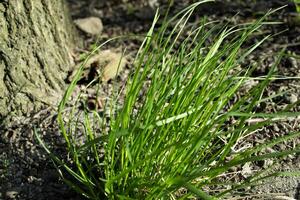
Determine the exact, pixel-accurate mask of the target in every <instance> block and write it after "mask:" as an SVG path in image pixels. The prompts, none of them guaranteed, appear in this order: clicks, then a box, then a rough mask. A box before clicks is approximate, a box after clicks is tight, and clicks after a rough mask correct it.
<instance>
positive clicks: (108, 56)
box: [68, 50, 127, 83]
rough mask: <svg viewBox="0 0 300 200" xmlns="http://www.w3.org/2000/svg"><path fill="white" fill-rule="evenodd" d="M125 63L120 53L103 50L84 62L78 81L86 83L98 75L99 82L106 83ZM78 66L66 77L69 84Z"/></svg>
mask: <svg viewBox="0 0 300 200" xmlns="http://www.w3.org/2000/svg"><path fill="white" fill-rule="evenodd" d="M126 63H127V60H126V58H125V57H124V56H122V53H116V52H114V51H112V50H103V51H101V52H99V53H98V54H96V55H94V56H92V57H91V58H90V59H89V60H88V61H87V62H86V64H85V66H84V69H83V73H82V76H81V77H80V80H83V82H86V83H88V82H90V81H92V80H93V79H95V78H97V76H99V75H100V76H101V80H102V81H103V82H107V81H109V80H111V79H113V78H114V77H116V76H117V75H118V74H119V72H121V71H122V69H123V68H124V67H125V65H126ZM80 65H81V63H80V64H79V65H77V67H75V70H74V71H73V72H72V74H71V75H70V76H69V77H68V80H69V81H70V82H71V81H72V80H73V79H74V77H75V74H76V72H77V69H78V68H79V66H80Z"/></svg>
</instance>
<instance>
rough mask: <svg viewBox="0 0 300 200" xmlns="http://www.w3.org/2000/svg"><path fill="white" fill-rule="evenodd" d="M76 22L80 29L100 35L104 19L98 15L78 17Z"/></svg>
mask: <svg viewBox="0 0 300 200" xmlns="http://www.w3.org/2000/svg"><path fill="white" fill-rule="evenodd" d="M74 23H75V24H76V26H77V27H78V28H79V29H80V30H82V31H83V32H86V33H88V34H91V35H100V34H101V33H102V30H103V24H102V21H101V19H100V18H98V17H87V18H82V19H76V20H74Z"/></svg>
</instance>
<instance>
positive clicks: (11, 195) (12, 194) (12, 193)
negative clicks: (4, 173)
mask: <svg viewBox="0 0 300 200" xmlns="http://www.w3.org/2000/svg"><path fill="white" fill-rule="evenodd" d="M18 194H19V192H18V191H16V190H9V191H6V193H5V196H6V198H8V199H15V198H16V197H17V195H18Z"/></svg>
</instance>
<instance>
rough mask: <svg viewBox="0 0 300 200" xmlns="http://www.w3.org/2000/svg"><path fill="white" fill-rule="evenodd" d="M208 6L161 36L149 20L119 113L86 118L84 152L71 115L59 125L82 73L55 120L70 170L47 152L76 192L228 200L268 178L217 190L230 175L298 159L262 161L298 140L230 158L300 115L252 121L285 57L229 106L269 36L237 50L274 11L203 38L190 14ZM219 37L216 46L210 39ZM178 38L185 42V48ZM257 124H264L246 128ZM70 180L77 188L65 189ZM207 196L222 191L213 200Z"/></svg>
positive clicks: (180, 18) (169, 23) (202, 28)
mask: <svg viewBox="0 0 300 200" xmlns="http://www.w3.org/2000/svg"><path fill="white" fill-rule="evenodd" d="M205 2H209V0H206V1H201V2H198V3H195V4H193V5H191V6H189V7H188V8H186V9H185V10H183V11H182V12H180V13H178V14H177V15H176V16H174V17H173V18H172V19H170V20H166V19H165V20H164V21H163V23H162V25H161V26H160V27H158V28H156V27H155V25H156V22H157V21H158V18H159V16H158V14H157V15H156V16H155V19H154V22H153V25H152V27H151V28H150V30H149V32H148V34H147V37H146V38H145V40H144V42H143V44H142V45H141V47H140V49H139V52H138V54H137V55H136V58H135V63H134V69H133V74H132V76H131V77H129V79H128V82H127V85H126V94H125V98H124V103H123V105H122V108H121V109H114V107H116V106H117V105H116V104H115V102H113V101H112V102H111V104H110V106H107V107H106V109H109V110H112V111H114V112H111V115H110V119H109V122H107V121H105V120H104V119H103V118H102V117H101V116H100V115H99V113H97V112H94V113H93V115H92V116H91V115H90V114H88V113H87V112H84V113H83V114H84V122H83V124H84V125H83V133H84V135H85V143H84V144H82V143H80V142H79V141H77V140H76V134H78V132H79V131H82V130H81V129H80V128H79V123H78V120H76V118H75V117H74V116H73V115H72V113H74V112H71V117H69V120H68V121H67V122H65V121H64V120H63V116H64V112H63V110H64V108H65V106H66V103H67V102H68V99H69V98H70V96H71V93H72V91H73V89H74V87H75V84H76V81H77V80H78V77H79V76H80V70H79V71H78V74H77V76H76V77H77V79H75V80H74V81H73V82H72V83H71V85H70V87H69V88H68V90H67V92H66V94H65V96H64V99H63V100H62V101H61V103H60V106H59V113H58V121H59V125H60V129H61V132H62V135H63V136H64V138H65V141H66V148H67V151H68V153H69V158H70V160H71V161H70V160H69V161H67V160H62V159H61V158H59V157H58V156H57V155H53V154H52V153H51V152H50V151H49V150H48V148H47V147H46V146H44V147H45V148H46V150H47V151H48V153H49V154H50V155H51V156H52V158H53V160H54V161H55V163H56V164H57V166H58V168H59V169H60V172H61V174H62V176H63V177H64V180H65V181H66V182H67V183H68V184H69V185H71V186H72V187H73V188H74V189H75V190H76V191H78V192H79V193H81V194H83V195H84V196H86V197H88V198H90V199H103V198H107V199H177V198H178V199H187V198H199V199H217V198H220V199H224V198H226V197H227V195H231V194H233V192H234V191H235V190H236V189H240V188H241V187H247V186H251V185H253V184H255V183H256V182H257V181H258V180H261V179H262V178H263V177H265V176H270V174H268V175H264V173H262V172H259V173H258V174H255V175H253V176H251V177H249V178H247V179H246V180H245V181H244V182H240V183H235V182H232V183H229V182H227V183H225V182H222V175H224V174H226V172H228V170H230V169H232V167H235V166H240V165H242V164H245V163H247V162H254V161H260V160H264V159H268V158H279V157H284V156H286V155H289V154H293V153H297V152H299V151H300V150H299V146H297V147H296V148H294V149H289V150H285V151H281V152H272V153H262V152H264V151H263V150H264V149H266V148H269V147H272V146H274V145H276V144H278V143H281V142H283V141H287V140H290V139H292V138H295V137H298V136H299V133H291V134H289V135H286V136H282V137H280V138H276V139H274V140H272V141H267V142H266V143H264V144H260V145H256V146H253V147H251V148H246V149H244V150H241V151H238V150H236V149H235V146H236V144H237V143H238V142H239V141H240V140H241V138H243V137H244V136H245V135H247V134H250V133H252V132H253V131H255V130H257V129H259V128H261V127H263V126H265V125H268V124H270V123H271V122H273V121H276V120H280V117H283V116H295V115H297V113H287V112H278V113H273V114H270V113H269V114H264V113H257V112H255V106H257V105H258V104H259V103H261V102H262V101H263V99H262V98H261V97H262V94H263V92H264V90H265V88H266V86H267V85H268V83H269V82H270V81H271V79H270V78H271V76H272V75H273V73H274V72H275V71H276V66H277V65H278V63H279V61H280V58H281V54H279V56H278V58H277V61H276V62H275V63H274V64H273V66H272V68H271V69H270V71H269V74H268V75H267V76H266V77H265V78H264V79H262V80H260V82H259V84H258V85H257V86H255V87H254V88H252V89H251V90H250V91H248V92H247V93H246V94H244V95H243V96H242V97H241V98H239V99H238V100H236V101H235V102H232V100H233V99H234V95H235V94H236V93H237V92H238V90H239V88H240V87H241V86H242V85H243V84H244V83H245V81H247V80H249V79H251V72H252V71H253V70H254V67H255V66H249V67H248V68H247V69H245V70H236V68H237V67H238V66H239V64H240V63H241V62H242V61H243V60H244V59H245V57H246V56H248V55H249V54H251V52H252V51H254V50H255V49H256V48H257V47H258V46H259V45H260V44H261V43H262V42H263V41H264V40H266V39H267V38H268V37H269V36H266V37H265V38H263V39H262V40H261V41H259V42H257V43H256V44H254V45H253V46H251V47H249V48H245V47H243V48H242V45H243V43H244V42H245V41H246V40H247V39H248V38H249V37H250V36H251V35H252V34H253V33H254V32H256V31H257V30H258V29H259V28H260V27H261V26H262V24H263V20H265V18H266V16H268V15H269V14H271V13H272V12H274V11H272V12H271V11H270V13H267V15H266V16H265V17H263V18H262V19H260V20H258V21H256V22H255V23H253V24H248V25H241V26H235V27H230V28H228V27H226V26H223V28H222V27H221V25H215V26H213V27H212V28H211V29H208V28H207V25H208V24H210V23H208V22H205V21H204V20H203V21H202V22H201V23H200V24H198V25H197V27H192V28H191V27H189V26H187V22H188V20H189V18H190V16H191V15H192V13H193V11H194V9H195V8H196V7H197V6H198V5H199V4H201V3H205ZM220 30H221V31H220ZM216 31H219V34H218V36H217V37H215V38H211V36H212V33H215V32H216ZM187 33H188V34H187ZM182 35H186V37H185V38H184V39H182ZM99 48H100V47H99ZM253 118H259V119H263V120H260V122H257V123H255V124H249V123H247V120H249V119H253ZM99 127H100V128H99ZM40 141H41V140H40ZM41 142H42V141H41ZM62 169H63V170H62ZM66 173H67V174H69V175H71V176H72V177H73V178H71V179H68V178H67V177H68V176H64V175H65V174H66ZM277 175H278V174H277ZM224 185H229V186H230V187H222V186H224ZM208 186H210V187H215V188H219V190H218V191H217V192H211V191H210V190H209V189H208Z"/></svg>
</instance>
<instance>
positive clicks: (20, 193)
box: [0, 0, 300, 200]
mask: <svg viewBox="0 0 300 200" xmlns="http://www.w3.org/2000/svg"><path fill="white" fill-rule="evenodd" d="M93 2H95V3H93ZM132 2H133V1H126V2H125V1H124V2H120V1H119V2H118V1H104V0H103V1H88V2H87V1H77V0H76V1H75V0H69V4H70V11H71V15H72V18H73V19H74V20H75V19H78V18H82V17H89V16H96V17H99V18H101V20H102V22H103V25H104V29H103V33H102V34H101V37H100V38H97V37H94V36H91V35H88V34H85V33H84V32H80V33H81V36H82V38H84V41H85V44H84V47H80V48H77V49H76V50H75V51H74V52H73V54H74V56H75V57H77V58H78V57H79V55H80V54H81V53H82V52H85V51H88V50H89V49H90V47H91V44H93V43H94V42H95V41H96V40H99V41H100V42H101V41H105V40H107V39H109V38H112V37H114V36H118V35H130V34H141V35H143V34H144V33H145V32H146V31H147V30H148V28H149V27H150V25H151V20H152V18H153V16H154V14H155V6H160V7H161V11H162V12H163V11H164V10H166V8H167V6H166V3H165V2H163V1H149V2H150V3H151V4H150V5H149V4H148V3H147V1H143V2H144V3H142V1H135V2H133V3H132ZM137 2H138V3H137ZM191 2H192V1H191V0H175V1H174V4H173V7H172V9H171V14H174V13H176V11H178V10H180V9H182V8H183V7H184V6H186V5H188V4H189V3H191ZM284 5H287V7H285V8H283V9H281V10H279V11H278V12H276V13H275V14H273V15H272V16H271V17H270V18H269V20H270V21H276V22H282V23H281V24H278V25H266V26H264V27H263V28H262V30H261V31H260V34H261V35H266V34H271V35H273V37H271V39H268V40H267V41H266V42H265V43H264V44H263V45H262V46H261V47H260V48H259V49H258V50H256V51H255V52H254V54H252V55H251V56H250V57H249V58H248V59H247V60H246V61H245V65H246V64H247V62H257V63H258V68H257V70H256V71H255V74H256V75H257V76H261V75H265V74H266V73H267V72H268V69H269V67H270V65H271V64H272V63H273V62H274V55H275V54H276V52H279V51H280V50H281V49H282V48H284V47H286V52H287V54H288V55H286V56H285V57H284V58H283V59H282V61H281V63H280V65H279V69H278V72H277V73H278V75H282V76H285V77H298V79H287V80H276V81H274V82H272V83H271V85H270V86H268V89H267V90H266V92H265V96H271V95H274V94H279V95H278V96H277V97H276V98H275V99H273V100H270V101H269V102H268V103H267V104H264V105H260V107H259V109H261V110H262V111H265V112H272V111H276V110H280V109H282V108H284V107H285V106H286V105H287V104H290V103H295V104H297V105H298V106H296V107H295V109H294V111H295V112H296V111H298V112H299V111H300V106H299V100H300V80H299V77H300V48H299V46H300V23H299V22H298V21H297V20H296V19H295V16H296V12H295V7H294V5H293V4H292V3H291V2H289V1H287V0H286V1H283V0H257V1H250V0H246V1H238V0H232V1H229V0H227V1H217V2H216V3H211V4H209V5H203V6H201V7H200V8H199V9H197V10H196V12H195V14H194V16H193V20H192V21H194V22H195V21H197V20H198V19H200V18H202V17H203V16H207V17H208V19H209V20H219V21H220V22H224V23H226V22H229V23H231V24H236V23H245V22H251V21H253V20H254V19H256V18H259V17H260V16H262V15H263V14H264V13H266V11H267V10H269V9H271V8H278V7H281V6H284ZM151 6H152V7H151ZM191 23H193V22H191ZM259 37H260V35H257V36H256V37H255V38H253V41H255V40H256V39H257V38H259ZM253 41H252V42H253ZM139 44H140V40H125V41H117V42H114V43H111V44H109V45H108V46H107V47H106V48H110V49H120V48H123V49H124V48H126V52H128V53H129V54H133V55H134V53H135V52H136V50H137V49H138V47H139ZM129 60H130V58H129ZM130 70H131V68H130V65H129V64H127V66H126V68H125V69H124V70H123V72H122V73H121V74H120V75H119V77H117V80H118V81H119V82H120V83H122V82H124V81H125V80H126V77H127V74H128V72H129V71H130ZM253 84H255V83H251V82H249V87H251V85H253ZM80 87H81V86H80V85H79V86H78V88H80ZM109 87H110V82H108V83H106V85H103V88H104V90H103V96H105V95H106V96H109V95H110V94H109V89H108V88H109ZM241 92H242V91H241ZM280 92H285V93H283V94H281V95H280ZM55 110H56V108H45V109H44V110H41V111H40V112H38V113H33V114H31V115H29V116H28V117H27V118H26V120H22V121H19V122H15V123H13V125H12V126H11V127H8V128H6V129H4V130H1V134H0V192H1V193H0V199H48V200H55V199H82V197H80V196H78V195H77V194H75V193H74V192H73V191H72V190H70V189H69V188H68V187H67V186H65V185H64V184H63V183H62V181H61V180H60V179H59V176H58V174H57V173H56V169H55V168H54V166H53V163H52V162H51V161H50V159H49V158H48V157H46V155H45V152H44V150H43V149H42V148H41V147H40V145H39V144H38V143H37V141H36V139H35V137H34V134H33V130H34V128H35V127H38V128H39V130H43V131H42V132H41V133H42V135H43V139H44V140H45V141H46V143H47V144H48V145H50V146H51V147H52V148H53V149H55V152H57V153H62V154H63V153H64V150H63V149H64V148H63V147H64V141H63V140H62V139H61V137H60V133H59V130H58V128H57V126H56V115H55ZM299 122H300V118H299V117H298V118H297V119H286V120H284V121H282V122H280V123H277V124H274V125H271V126H268V127H267V128H264V129H262V130H259V131H258V132H256V133H255V135H251V137H249V138H247V140H248V141H250V142H252V143H253V142H261V141H265V140H267V139H268V138H273V137H276V136H278V135H283V134H285V133H287V132H291V131H300V128H299V127H300V126H299ZM299 144H300V139H299V138H298V140H294V141H292V142H289V143H285V144H284V145H281V146H279V147H278V148H280V149H285V148H286V147H287V146H291V145H294V146H297V145H299ZM299 160H300V157H299V155H294V156H290V157H288V158H286V159H285V160H284V161H282V163H281V164H282V165H281V166H282V167H281V168H279V170H283V171H284V170H290V169H299V168H300V164H299V163H300V161H299ZM270 162H272V161H265V162H262V163H256V165H255V166H253V165H250V166H242V167H243V170H244V169H245V173H251V171H254V170H257V168H259V167H261V168H267V167H268V166H269V165H270ZM247 170H248V171H247ZM299 187H300V179H299V178H280V177H278V178H273V179H271V181H270V184H267V183H266V184H264V185H263V186H261V187H259V189H258V190H257V191H256V194H257V195H258V196H254V197H253V199H260V198H262V197H261V196H260V194H266V193H268V194H270V195H271V196H272V195H273V197H274V198H273V199H275V197H276V198H277V197H278V198H277V199H280V198H279V197H281V199H284V198H285V199H287V198H286V197H290V199H300V194H299V193H300V192H299ZM269 199H272V198H271V197H270V198H269Z"/></svg>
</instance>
